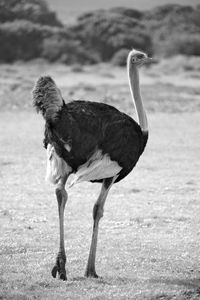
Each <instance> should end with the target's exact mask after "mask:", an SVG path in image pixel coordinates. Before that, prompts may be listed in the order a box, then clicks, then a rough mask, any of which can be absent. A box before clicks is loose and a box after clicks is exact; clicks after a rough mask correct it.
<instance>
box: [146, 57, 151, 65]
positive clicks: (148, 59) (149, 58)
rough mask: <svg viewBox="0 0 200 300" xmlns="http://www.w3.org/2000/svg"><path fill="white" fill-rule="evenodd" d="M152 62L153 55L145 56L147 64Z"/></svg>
mask: <svg viewBox="0 0 200 300" xmlns="http://www.w3.org/2000/svg"><path fill="white" fill-rule="evenodd" d="M151 62H152V58H151V57H148V56H146V57H145V58H144V63H145V64H146V63H147V64H149V63H151Z"/></svg>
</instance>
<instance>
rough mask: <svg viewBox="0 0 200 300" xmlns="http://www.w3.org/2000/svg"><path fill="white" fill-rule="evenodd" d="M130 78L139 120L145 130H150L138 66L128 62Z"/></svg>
mask: <svg viewBox="0 0 200 300" xmlns="http://www.w3.org/2000/svg"><path fill="white" fill-rule="evenodd" d="M128 78H129V85H130V90H131V95H132V99H133V102H134V105H135V110H136V113H137V117H138V120H139V124H140V127H141V129H142V131H143V132H148V122H147V116H146V113H145V110H144V106H143V103H142V98H141V95H140V84H139V72H138V68H137V67H136V66H133V65H131V64H130V63H128Z"/></svg>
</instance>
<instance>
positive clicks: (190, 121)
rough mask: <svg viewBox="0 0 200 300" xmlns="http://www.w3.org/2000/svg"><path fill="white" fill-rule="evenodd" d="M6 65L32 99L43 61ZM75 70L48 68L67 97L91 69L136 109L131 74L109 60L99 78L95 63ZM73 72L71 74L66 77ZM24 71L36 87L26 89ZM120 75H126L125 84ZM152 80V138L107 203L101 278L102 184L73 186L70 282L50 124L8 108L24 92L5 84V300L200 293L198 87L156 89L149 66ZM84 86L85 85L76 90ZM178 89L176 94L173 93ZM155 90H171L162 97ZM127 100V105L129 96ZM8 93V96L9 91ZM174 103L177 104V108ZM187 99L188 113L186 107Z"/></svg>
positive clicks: (68, 225)
mask: <svg viewBox="0 0 200 300" xmlns="http://www.w3.org/2000/svg"><path fill="white" fill-rule="evenodd" d="M2 68H5V69H4V71H3V72H1V79H2V77H3V74H4V75H6V76H7V77H6V78H7V81H5V82H7V83H8V82H9V81H10V82H14V81H15V80H16V77H17V76H21V77H20V78H21V79H20V78H19V80H18V81H17V82H18V85H19V86H18V88H17V89H20V92H19V95H21V96H20V98H18V100H17V101H19V103H23V104H24V103H27V101H29V99H28V97H29V96H28V95H29V94H28V93H29V90H30V89H31V88H32V82H33V80H34V79H35V78H36V77H37V76H38V74H39V73H40V72H41V70H40V68H39V67H38V69H37V67H35V68H34V67H33V66H31V65H27V66H18V67H14V66H2ZM45 68H46V67H45ZM8 69H9V70H10V71H8ZM14 69H15V70H16V72H15V73H13V71H14ZM66 70H67V69H66V67H62V66H61V67H59V66H50V70H47V71H50V73H51V74H53V75H54V74H55V77H56V78H57V79H58V83H60V87H61V88H62V89H63V90H64V93H65V95H68V93H69V89H71V92H73V86H74V85H76V86H77V82H74V83H73V80H76V79H77V78H78V76H82V82H83V83H84V85H88V84H89V86H91V87H94V86H95V92H96V95H98V93H100V92H101V94H102V96H103V93H104V91H105V90H103V87H105V85H104V83H103V84H100V85H95V84H93V82H95V80H96V82H97V83H98V82H99V78H100V76H102V82H103V81H104V80H105V79H107V80H108V83H107V87H106V88H107V91H108V93H110V91H109V86H110V87H111V89H113V91H115V92H114V94H112V93H111V94H112V98H111V95H110V96H109V94H108V95H107V98H106V99H107V100H106V101H108V102H109V103H112V101H113V103H114V104H115V105H116V106H118V107H119V108H123V109H124V110H125V111H130V108H131V107H132V106H131V104H128V103H129V102H128V99H127V100H125V89H126V83H125V79H124V78H123V77H121V76H122V74H123V71H118V73H117V72H116V73H115V72H113V71H112V72H111V71H110V73H112V74H114V75H113V76H114V77H113V76H105V74H108V70H107V69H106V67H105V66H102V68H101V70H99V72H100V75H97V77H95V78H94V75H93V81H92V80H91V81H90V79H91V78H92V72H91V70H90V69H89V70H88V69H87V68H86V69H85V70H84V72H81V75H80V74H77V73H74V74H72V73H70V72H69V70H68V73H67V74H65V71H66ZM97 71H98V70H97ZM9 72H10V75H8V73H9ZM42 72H43V71H42ZM120 72H121V73H120ZM151 72H152V70H151ZM29 73H31V74H32V75H31V76H29V75H28V74H29ZM102 73H103V74H104V75H101V74H102ZM110 73H109V74H110ZM53 75H52V76H53ZM180 76H182V75H180ZM68 77H69V81H70V80H71V81H70V82H69V81H68V83H67V78H68ZM24 78H27V82H28V84H27V88H26V89H25V90H24V92H23V88H24V83H23V82H22V81H23V80H24ZM120 78H123V80H121V81H123V82H121V85H118V83H119V80H120ZM181 78H182V77H181ZM59 79H60V80H59ZM84 79H85V80H84ZM143 79H144V81H146V83H145V84H146V85H145V86H144V88H143V94H144V97H145V99H146V100H145V103H146V105H147V107H148V110H149V123H150V139H149V143H148V147H147V149H146V151H145V153H144V155H143V157H142V158H141V160H140V161H139V163H138V165H137V167H136V168H135V170H134V171H133V172H132V173H131V174H130V175H129V176H128V177H127V178H126V179H125V180H124V181H123V182H120V183H119V184H116V185H114V187H113V188H112V190H111V192H110V195H109V197H108V200H107V202H106V207H105V215H104V218H103V220H102V221H101V224H100V234H99V244H98V252H97V272H98V273H99V275H101V276H102V278H100V279H97V280H94V279H86V278H84V276H83V274H84V269H85V265H86V261H87V256H88V250H89V244H90V239H91V230H92V207H93V203H94V201H95V199H96V197H97V195H98V191H99V189H100V186H99V185H98V184H90V183H83V184H79V185H77V186H75V187H73V188H72V189H70V191H69V201H68V204H67V207H66V214H65V230H66V232H65V237H66V238H65V240H66V252H67V270H68V272H67V273H68V281H67V282H62V281H59V280H55V279H53V278H51V275H50V271H51V267H52V266H53V263H54V260H55V256H56V252H57V248H58V216H57V204H56V200H55V196H54V189H53V187H51V186H49V185H47V184H45V183H44V174H45V150H44V149H43V148H42V138H43V121H42V118H41V116H37V115H36V114H35V113H34V112H31V111H29V110H28V111H27V110H26V111H25V110H23V111H19V110H18V109H15V110H12V111H8V109H6V107H7V108H10V107H11V106H12V105H11V103H12V101H13V99H14V94H15V93H14V92H12V91H11V89H10V87H9V88H8V89H7V90H6V93H7V92H8V93H10V95H11V96H10V98H8V102H9V101H10V103H9V105H8V106H7V104H6V105H2V106H3V109H4V112H1V114H0V145H1V147H0V165H1V167H0V178H1V201H0V299H9V300H10V299H15V300H16V299H20V300H21V299H22V300H23V299H24V300H28V299H52V300H54V299H85V300H86V299H87V300H88V299H93V300H94V299H95V300H97V299H98V300H99V299H101V300H103V299H117V300H118V299H120V300H121V299H134V300H169V299H170V300H171V299H173V300H174V299H175V300H186V299H187V300H189V299H192V300H197V299H199V298H200V289H199V286H200V272H199V270H200V264H199V257H200V247H199V234H200V231H199V228H200V217H199V177H200V159H199V158H200V157H199V153H200V152H199V138H198V137H199V128H200V112H199V111H197V110H198V107H199V106H198V101H197V97H196V96H195V95H196V94H195V93H196V90H197V87H194V86H185V87H184V88H182V90H181V92H182V94H183V93H186V94H188V97H190V98H191V101H185V99H184V98H183V97H182V96H181V95H180V89H179V85H175V86H174V85H173V86H172V85H167V84H166V83H165V82H164V83H163V85H160V87H159V88H158V89H157V90H155V89H153V88H151V84H150V85H149V84H148V83H149V81H150V80H151V78H149V77H148V72H144V74H143ZM65 80H66V85H65V84H64V83H65ZM112 80H113V81H114V83H113V81H112ZM160 80H163V79H162V78H160ZM91 82H92V83H91ZM1 85H2V81H1ZM8 85H9V83H8ZM5 86H6V84H5ZM114 86H115V89H114ZM17 89H16V90H17ZM16 90H15V92H16V95H17V91H16ZM82 92H83V93H85V95H89V96H90V95H92V93H94V90H91V88H87V89H85V88H83V90H82ZM82 92H81V88H80V90H78V89H77V90H76V91H75V94H77V95H78V93H82ZM123 93H124V94H123ZM172 94H173V98H172V99H170V98H168V97H167V96H168V95H172ZM121 95H122V96H123V95H124V96H123V97H122V98H121ZM153 95H154V101H153V100H151V99H153ZM156 95H159V96H160V95H162V102H161V103H160V98H156ZM89 96H88V97H89ZM127 96H128V92H127ZM174 97H175V98H174ZM121 99H124V101H125V102H120V101H121ZM147 99H150V101H148V100H147ZM0 100H1V103H2V100H3V98H2V97H1V98H0ZM20 101H21V102H20ZM170 101H171V102H170ZM172 101H173V102H172ZM165 102H166V106H164V107H169V109H167V112H163V110H164V109H165V108H163V105H165ZM194 103H195V104H194ZM20 105H21V104H20ZM171 105H172V107H173V108H174V107H177V110H173V109H171V110H170V107H171ZM22 106H24V105H22ZM155 106H156V108H155V109H153V107H155ZM180 106H184V107H185V108H184V111H185V110H186V111H189V112H183V110H182V107H180ZM27 108H28V107H27ZM151 111H154V113H151ZM177 111H178V112H179V113H177ZM180 111H181V112H182V113H180ZM194 111H196V112H194ZM169 112H173V113H169Z"/></svg>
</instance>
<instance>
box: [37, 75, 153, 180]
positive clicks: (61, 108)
mask: <svg viewBox="0 0 200 300" xmlns="http://www.w3.org/2000/svg"><path fill="white" fill-rule="evenodd" d="M33 98H34V106H35V107H36V109H37V111H41V112H42V114H43V116H44V118H45V120H46V124H45V138H44V146H45V148H47V147H48V145H51V147H53V150H52V149H51V150H52V151H55V153H56V158H55V160H56V161H57V157H59V158H60V159H61V160H63V161H64V162H65V163H63V162H62V163H60V165H62V166H64V169H65V170H66V171H65V172H68V176H69V175H70V174H76V175H77V174H78V175H77V176H78V177H77V176H75V178H76V179H75V181H76V182H79V181H81V180H80V178H81V176H82V180H87V181H94V182H96V181H97V182H101V181H102V180H103V179H104V178H108V177H112V176H115V175H118V177H117V179H116V181H115V182H117V181H120V180H121V179H122V178H124V177H125V176H126V175H127V174H128V173H129V172H130V171H131V170H132V169H133V167H134V166H135V164H136V163H137V161H138V159H139V157H140V155H141V154H142V152H143V150H144V147H145V145H146V142H147V138H148V133H143V132H142V130H141V128H140V126H139V125H138V124H137V123H136V122H135V121H134V120H133V119H132V118H131V117H129V116H128V115H126V114H124V113H122V112H120V111H119V110H117V109H116V108H114V107H113V106H110V105H107V104H104V103H97V102H89V101H72V102H69V103H67V104H65V102H64V101H63V99H62V96H61V94H60V91H59V90H58V88H57V87H56V85H55V83H54V82H53V80H52V79H51V78H50V77H42V79H41V78H40V79H39V81H38V82H37V83H36V87H35V89H34V91H33ZM52 99H54V101H52ZM49 163H50V164H51V162H49ZM65 164H66V166H67V167H66V166H65ZM54 165H55V163H54ZM92 168H93V169H92ZM63 172H64V171H63V169H62V171H61V172H60V176H62V173H63ZM54 173H56V172H54ZM81 174H82V175H81ZM83 175H84V176H83ZM57 177H59V175H58V176H57ZM71 178H72V176H71ZM73 180H74V179H72V180H71V181H72V182H73ZM51 181H52V182H53V181H55V182H56V179H55V180H51ZM55 182H54V183H55ZM72 184H73V183H72Z"/></svg>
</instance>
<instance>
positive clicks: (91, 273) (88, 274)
mask: <svg viewBox="0 0 200 300" xmlns="http://www.w3.org/2000/svg"><path fill="white" fill-rule="evenodd" d="M85 277H91V278H99V276H98V275H97V273H96V271H95V270H88V269H87V270H86V272H85Z"/></svg>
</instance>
